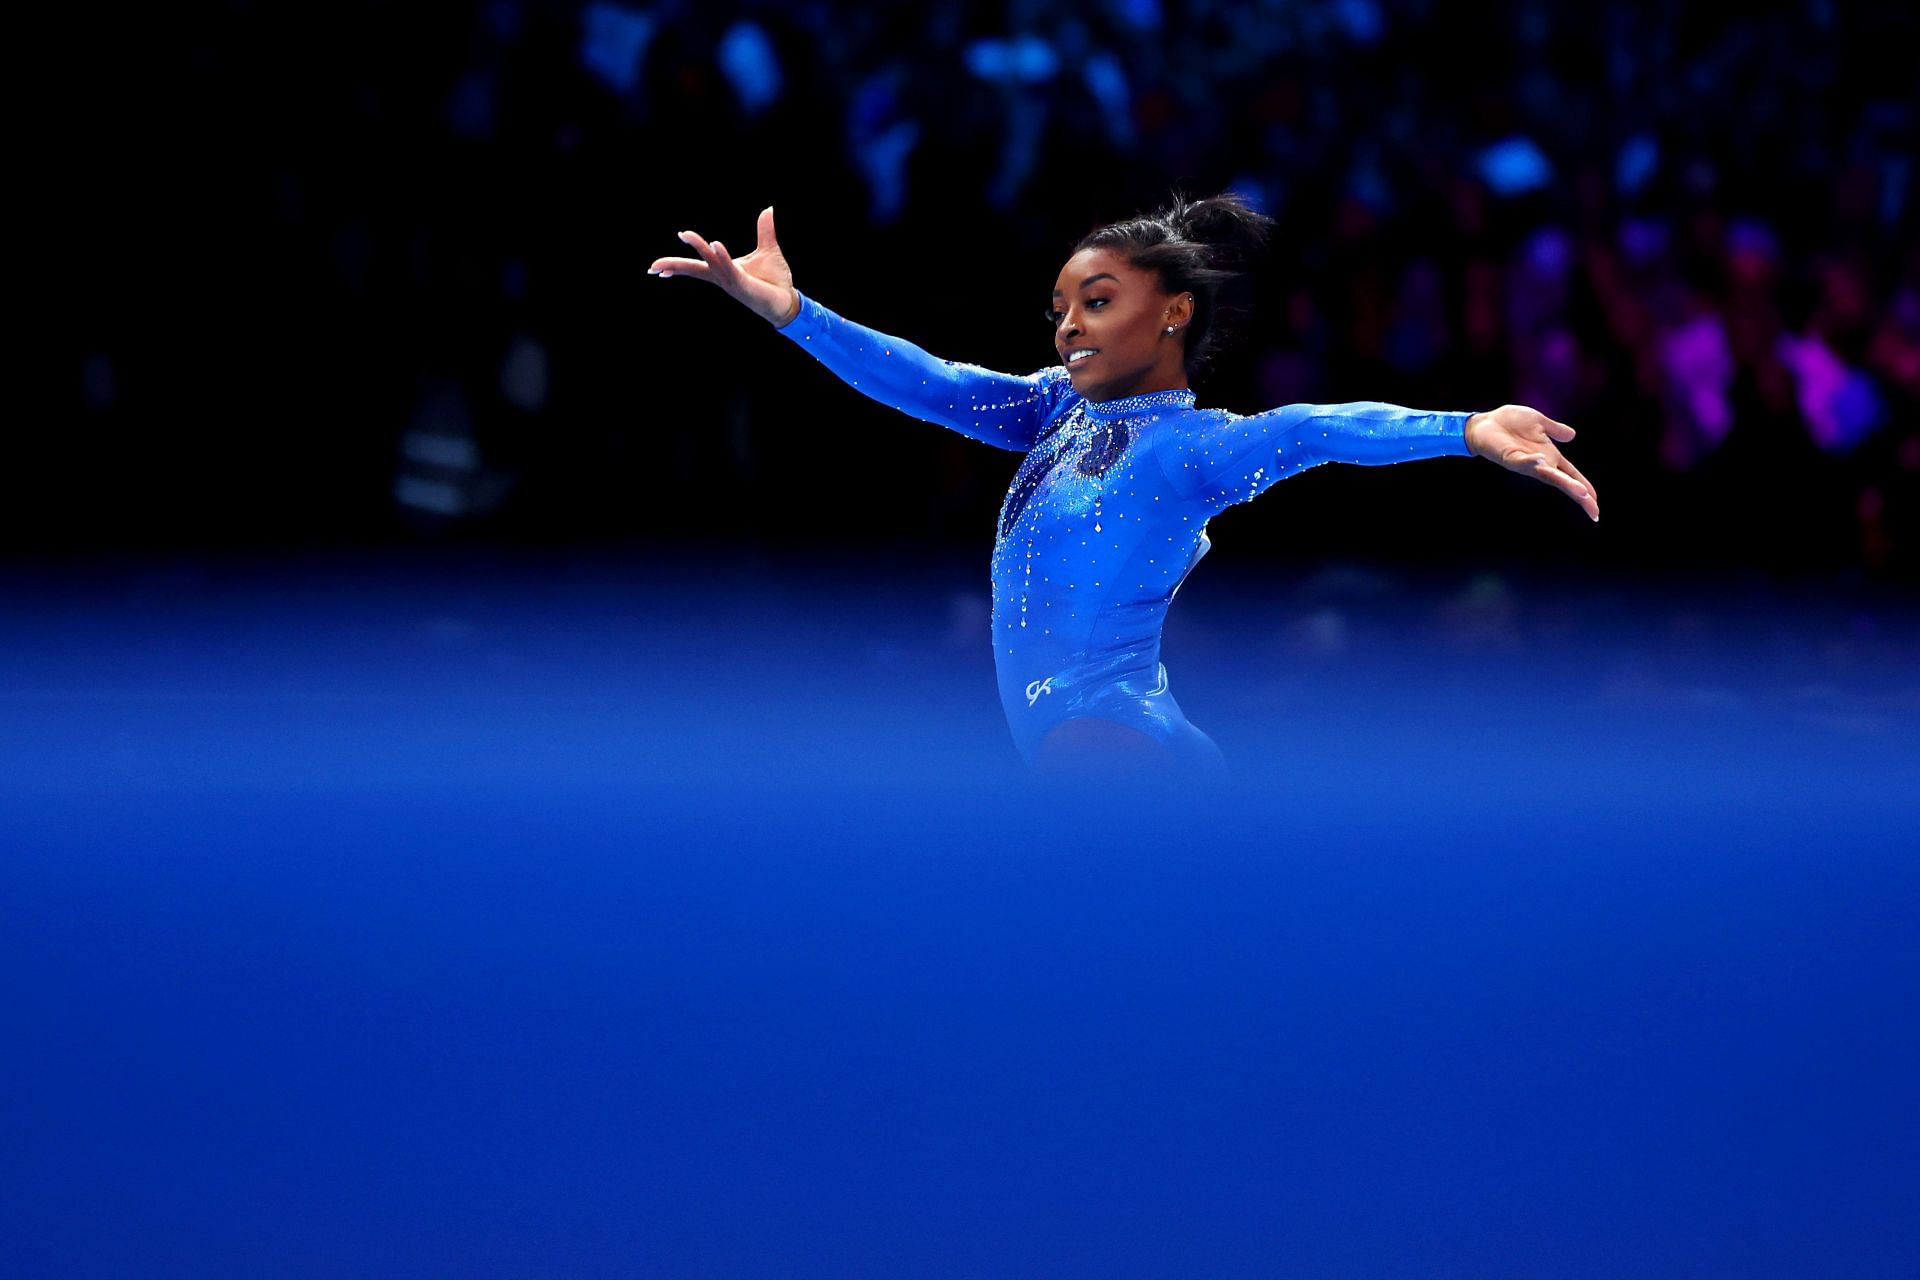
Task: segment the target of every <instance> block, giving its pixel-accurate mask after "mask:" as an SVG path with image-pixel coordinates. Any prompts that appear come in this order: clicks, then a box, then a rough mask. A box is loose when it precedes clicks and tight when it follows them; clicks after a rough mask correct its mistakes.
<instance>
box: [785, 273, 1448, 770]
mask: <svg viewBox="0 0 1920 1280" xmlns="http://www.w3.org/2000/svg"><path fill="white" fill-rule="evenodd" d="M780 332H781V333H783V334H785V335H786V336H787V337H789V338H791V339H792V340H793V341H794V342H795V343H797V344H799V345H800V346H801V347H803V348H804V349H806V350H807V351H808V352H810V353H811V354H812V355H813V356H814V358H816V359H817V360H819V361H820V362H821V363H822V364H824V365H826V366H827V368H829V369H830V370H832V371H833V372H834V373H835V374H837V375H839V376H840V377H841V378H842V379H843V380H845V381H846V382H848V383H849V384H851V385H852V386H854V387H856V388H858V389H859V390H860V391H861V392H863V393H864V394H866V395H868V396H870V397H872V398H873V399H875V400H878V401H879V402H881V403H882V404H885V405H890V406H892V407H893V408H895V409H898V410H900V411H901V412H903V413H906V414H910V415H912V416H913V417H916V418H920V419H922V420H924V421H927V422H932V423H937V424H938V425H940V426H944V427H948V428H950V429H952V430H954V431H958V432H960V433H961V434H963V435H966V436H969V437H971V438H973V439H975V440H980V441H984V442H985V443H987V444H991V445H996V446H998V447H1000V448H1002V449H1010V450H1014V451H1017V452H1022V453H1025V454H1026V458H1025V460H1024V461H1022V462H1021V464H1020V468H1019V471H1018V472H1017V473H1016V474H1015V476H1014V479H1013V485H1012V487H1011V488H1010V489H1009V490H1008V492H1007V497H1006V500H1005V501H1004V502H1003V503H1002V504H1001V507H1000V521H999V532H998V536H997V537H996V538H995V541H994V548H993V659H994V669H995V671H996V673H997V676H998V680H999V685H1000V702H1001V705H1002V707H1003V708H1004V709H1005V711H1006V715H1007V723H1008V726H1009V727H1010V728H1011V729H1012V731H1013V738H1014V742H1015V744H1016V745H1017V746H1018V747H1019V750H1020V753H1021V755H1022V756H1023V757H1024V758H1025V759H1027V760H1028V761H1029V762H1031V761H1032V760H1033V758H1034V755H1035V752H1036V751H1037V750H1038V749H1039V746H1040V742H1041V740H1042V739H1043V738H1044V737H1045V736H1046V734H1047V731H1048V730H1050V729H1052V728H1053V727H1054V726H1055V725H1058V724H1059V723H1061V722H1062V721H1064V720H1068V719H1072V718H1075V717H1078V716H1091V717H1095V718H1098V719H1103V720H1112V721H1116V722H1118V723H1120V724H1124V725H1128V726H1130V727H1133V728H1136V729H1140V730H1142V731H1144V732H1146V733H1148V734H1150V735H1152V736H1153V737H1155V738H1157V739H1159V740H1160V741H1161V742H1163V743H1165V744H1166V745H1167V747H1168V748H1169V749H1170V750H1171V751H1172V752H1173V754H1174V755H1175V756H1176V757H1177V758H1179V759H1181V760H1183V761H1189V762H1193V763H1196V764H1201V765H1203V766H1204V765H1211V764H1217V763H1218V761H1219V751H1218V749H1217V748H1216V747H1215V746H1214V745H1213V743H1212V741H1211V740H1210V739H1208V738H1207V736H1206V735H1205V734H1203V733H1201V732H1200V731H1199V730H1198V729H1195V728H1194V727H1193V726H1192V725H1190V724H1188V723H1187V720H1186V717H1185V716H1184V715H1182V714H1181V712H1180V708H1179V706H1178V704H1177V703H1175V702H1174V701H1173V697H1172V694H1171V693H1170V692H1169V691H1168V688H1167V672H1166V668H1165V666H1163V665H1162V664H1161V662H1160V632H1161V627H1162V626H1163V624H1164V623H1165V621H1166V614H1167V606H1168V604H1169V603H1170V602H1171V601H1172V600H1173V596H1174V593H1175V592H1176V591H1178V590H1179V587H1180V584H1181V582H1182V581H1184V580H1185V578H1186V576H1187V574H1188V573H1190V572H1191V571H1192V569H1193V566H1194V565H1196V564H1198V563H1199V562H1200V558H1201V557H1202V556H1204V555H1205V554H1206V553H1207V549H1208V548H1209V546H1210V545H1211V543H1209V541H1208V539H1207V534H1206V525H1207V521H1208V520H1209V519H1210V518H1211V517H1213V516H1214V515H1216V514H1218V513H1219V512H1221V511H1224V510H1226V509H1227V508H1228V507H1231V506H1234V505H1236V504H1237V503H1242V502H1246V501H1249V500H1250V499H1253V498H1255V497H1258V496H1259V495H1260V494H1261V493H1263V492H1265V491H1266V490H1267V489H1268V488H1269V487H1270V486H1272V485H1273V484H1274V483H1275V482H1276V481H1278V480H1282V479H1285V478H1286V477H1287V476H1291V475H1296V474H1298V473H1299V472H1301V471H1304V470H1306V469H1307V468H1308V467H1313V466H1318V465H1319V464H1321V463H1323V462H1350V463H1358V464H1360V465H1362V466H1384V465H1386V464H1388V463H1394V462H1408V461H1413V460H1415V459H1419V458H1435V457H1446V456H1452V455H1458V456H1461V457H1471V456H1472V451H1471V450H1470V449H1468V448H1467V444H1466V424H1467V418H1468V417H1469V416H1470V415H1469V414H1468V413H1465V412H1458V413H1452V412H1447V413H1429V412H1422V411H1419V410H1415V409H1403V408H1401V407H1399V406H1398V405H1391V404H1382V403H1380V402H1378V401H1359V402H1356V403H1352V404H1331V405H1313V404H1291V405H1285V406H1282V407H1281V408H1278V409H1272V410H1269V411H1267V412H1265V413H1257V414H1251V415H1246V416H1243V415H1240V414H1235V413H1229V412H1227V411H1226V410H1223V409H1198V408H1195V407H1194V395H1193V392H1191V391H1188V390H1184V389H1182V390H1177V391H1155V392H1148V393H1146V394H1144V395H1136V396H1126V397H1123V398H1120V399H1115V400H1105V401H1092V400H1088V399H1086V398H1085V397H1084V396H1082V395H1080V393H1078V392H1077V391H1075V390H1074V389H1073V387H1072V385H1071V383H1070V382H1069V381H1068V377H1067V371H1066V368H1065V367H1064V366H1060V365H1054V366H1051V367H1049V368H1046V369H1042V370H1039V371H1038V372H1036V373H1032V374H1028V375H1026V376H1025V377H1019V376H1015V375H1012V374H1005V373H996V372H994V371H992V370H990V369H983V368H980V367H979V366H977V365H969V364H961V363H958V362H955V361H951V360H941V359H938V358H936V357H934V356H931V355H929V354H928V353H927V352H925V351H923V350H921V349H920V348H919V347H917V346H914V345H913V344H912V343H910V342H903V341H901V340H900V339H898V338H892V337H888V336H887V335H886V334H883V333H878V332H875V331H874V330H872V329H869V328H867V327H865V326H864V325H859V324H855V323H854V322H852V321H850V320H847V319H845V318H844V317H841V316H838V315H836V314H834V313H833V312H832V311H829V310H827V309H826V308H825V307H822V306H820V305H819V304H818V303H816V302H815V301H813V299H811V298H808V297H806V296H805V295H804V294H803V295H801V297H800V310H799V313H798V314H797V315H796V316H795V317H794V318H793V319H792V320H791V321H789V322H788V323H787V324H786V325H785V326H784V327H783V328H781V330H780Z"/></svg>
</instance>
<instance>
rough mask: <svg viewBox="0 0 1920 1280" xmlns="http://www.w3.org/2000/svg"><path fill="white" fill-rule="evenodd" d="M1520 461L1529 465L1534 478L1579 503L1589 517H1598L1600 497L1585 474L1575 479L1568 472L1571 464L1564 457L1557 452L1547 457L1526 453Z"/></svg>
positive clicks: (1593, 518) (1541, 454)
mask: <svg viewBox="0 0 1920 1280" xmlns="http://www.w3.org/2000/svg"><path fill="white" fill-rule="evenodd" d="M1520 461H1521V462H1522V463H1523V464H1527V465H1529V467H1530V474H1532V476H1533V477H1534V478H1535V479H1536V480H1539V481H1540V482H1541V483H1543V484H1550V485H1552V486H1554V487H1555V488H1556V489H1559V490H1561V491H1563V492H1564V493H1565V494H1566V495H1567V496H1568V497H1570V498H1572V499H1573V500H1574V501H1575V502H1577V503H1579V504H1580V508H1581V510H1583V511H1585V512H1586V513H1587V517H1588V518H1589V519H1591V520H1598V519H1599V518H1600V499H1599V498H1598V497H1596V496H1595V494H1594V492H1593V486H1592V485H1589V484H1588V483H1587V481H1586V477H1585V476H1581V477H1579V478H1578V479H1575V478H1574V477H1573V476H1572V475H1569V474H1568V472H1569V471H1571V470H1572V469H1573V464H1572V463H1570V462H1568V461H1567V460H1566V459H1565V458H1562V457H1560V456H1559V455H1558V454H1554V455H1553V456H1551V457H1549V456H1548V455H1547V454H1544V453H1533V454H1528V455H1526V456H1525V457H1524V458H1522V459H1520ZM1562 468H1565V470H1563V469H1562Z"/></svg>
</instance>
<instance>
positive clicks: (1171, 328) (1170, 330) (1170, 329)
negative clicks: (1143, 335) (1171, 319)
mask: <svg viewBox="0 0 1920 1280" xmlns="http://www.w3.org/2000/svg"><path fill="white" fill-rule="evenodd" d="M1167 332H1168V333H1172V332H1173V326H1172V325H1168V326H1167Z"/></svg>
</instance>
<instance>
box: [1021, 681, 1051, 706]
mask: <svg viewBox="0 0 1920 1280" xmlns="http://www.w3.org/2000/svg"><path fill="white" fill-rule="evenodd" d="M1052 692H1053V677H1052V676H1048V677H1047V678H1046V679H1045V680H1035V681H1033V682H1032V683H1031V684H1029V685H1028V686H1027V705H1028V706H1032V705H1033V704H1034V703H1036V702H1038V701H1040V695H1041V694H1043V693H1052Z"/></svg>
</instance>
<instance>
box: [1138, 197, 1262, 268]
mask: <svg viewBox="0 0 1920 1280" xmlns="http://www.w3.org/2000/svg"><path fill="white" fill-rule="evenodd" d="M1159 217H1160V218H1161V219H1162V220H1163V221H1164V222H1165V223H1166V224H1167V225H1168V226H1169V227H1171V228H1173V230H1174V231H1176V232H1178V233H1179V235H1180V237H1181V238H1182V239H1185V240H1191V241H1193V242H1194V243H1196V244H1204V245H1206V246H1208V247H1209V248H1210V249H1213V250H1214V251H1215V253H1216V255H1218V256H1221V257H1224V258H1226V259H1227V260H1228V262H1231V263H1232V264H1234V265H1241V264H1245V263H1247V262H1250V261H1252V259H1253V258H1254V257H1255V256H1256V255H1258V253H1259V252H1260V250H1261V249H1263V248H1264V247H1265V246H1266V243H1267V236H1268V235H1269V234H1270V233H1271V232H1272V230H1273V219H1272V218H1269V217H1267V216H1266V215H1265V214H1262V213H1259V212H1257V211H1255V209H1254V208H1253V206H1252V205H1250V204H1248V203H1247V201H1246V197H1245V196H1242V195H1240V194H1239V193H1238V192H1235V191H1223V192H1221V193H1220V194H1219V195H1217V196H1208V197H1207V198H1206V199H1204V200H1188V199H1187V198H1186V197H1184V196H1182V195H1179V194H1178V193H1176V194H1175V195H1174V196H1173V198H1172V199H1171V200H1170V201H1168V203H1167V205H1166V206H1165V208H1163V209H1162V210H1161V211H1160V214H1159ZM1221 265H1223V266H1225V265H1228V263H1227V262H1223V263H1222V264H1221Z"/></svg>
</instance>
